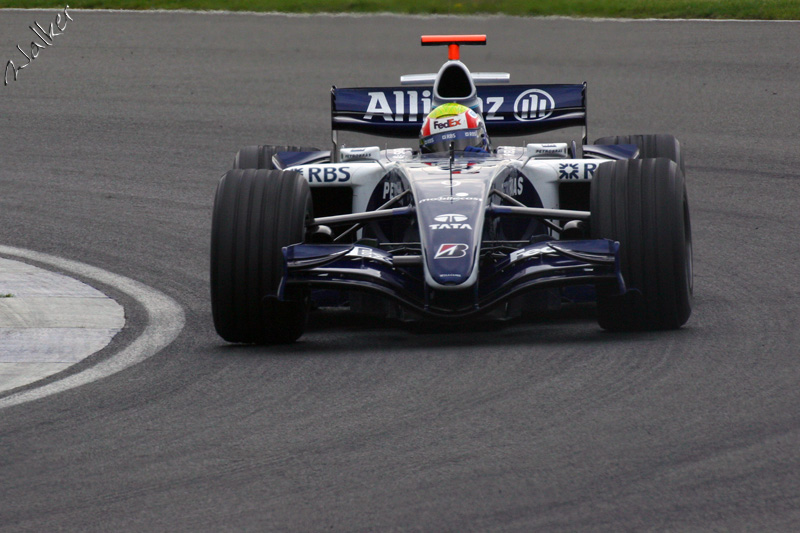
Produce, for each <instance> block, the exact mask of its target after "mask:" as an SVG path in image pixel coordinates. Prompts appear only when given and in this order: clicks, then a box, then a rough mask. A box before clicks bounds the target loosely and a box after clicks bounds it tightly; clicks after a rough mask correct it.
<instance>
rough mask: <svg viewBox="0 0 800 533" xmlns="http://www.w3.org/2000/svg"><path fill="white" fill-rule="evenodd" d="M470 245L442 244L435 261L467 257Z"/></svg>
mask: <svg viewBox="0 0 800 533" xmlns="http://www.w3.org/2000/svg"><path fill="white" fill-rule="evenodd" d="M467 250H469V245H467V244H460V243H459V244H442V245H440V246H439V249H438V250H437V251H436V255H435V256H433V258H434V259H456V258H459V257H464V256H465V255H467Z"/></svg>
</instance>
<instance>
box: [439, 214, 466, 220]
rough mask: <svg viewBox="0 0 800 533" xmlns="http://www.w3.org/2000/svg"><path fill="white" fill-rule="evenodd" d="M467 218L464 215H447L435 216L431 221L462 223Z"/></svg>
mask: <svg viewBox="0 0 800 533" xmlns="http://www.w3.org/2000/svg"><path fill="white" fill-rule="evenodd" d="M467 218H468V217H467V216H466V215H457V214H447V215H439V216H436V217H434V218H433V220H435V221H436V222H464V221H465V220H467Z"/></svg>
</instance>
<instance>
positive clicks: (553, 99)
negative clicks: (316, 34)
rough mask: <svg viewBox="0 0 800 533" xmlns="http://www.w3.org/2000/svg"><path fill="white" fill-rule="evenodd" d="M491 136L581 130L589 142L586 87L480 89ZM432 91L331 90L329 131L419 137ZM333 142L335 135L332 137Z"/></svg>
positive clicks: (365, 88)
mask: <svg viewBox="0 0 800 533" xmlns="http://www.w3.org/2000/svg"><path fill="white" fill-rule="evenodd" d="M477 90H478V97H479V98H480V100H481V102H482V107H483V116H484V120H485V122H486V129H487V131H488V134H489V135H490V136H491V135H499V136H519V135H534V134H537V133H544V132H548V131H552V130H557V129H562V128H568V127H574V126H580V127H582V128H583V144H586V142H587V141H586V139H587V132H586V83H585V82H584V83H582V84H567V85H555V84H552V85H482V86H479V87H477ZM432 92H433V91H432V87H426V86H414V87H359V88H338V87H336V86H334V87H333V88H332V89H331V129H332V131H333V132H334V133H335V132H336V131H337V130H339V131H354V132H359V133H366V134H370V135H379V136H382V137H399V138H413V137H417V136H418V135H419V131H420V128H421V127H422V122H423V120H424V118H425V116H426V115H427V114H428V113H429V112H430V110H431V100H432ZM334 138H335V137H334Z"/></svg>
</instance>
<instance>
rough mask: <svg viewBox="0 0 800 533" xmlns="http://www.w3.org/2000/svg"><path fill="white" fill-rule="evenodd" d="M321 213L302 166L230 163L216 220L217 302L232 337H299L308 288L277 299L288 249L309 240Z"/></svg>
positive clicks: (220, 323) (218, 322) (218, 318)
mask: <svg viewBox="0 0 800 533" xmlns="http://www.w3.org/2000/svg"><path fill="white" fill-rule="evenodd" d="M310 220H313V206H312V201H311V191H310V188H309V186H308V182H307V181H306V179H305V178H304V177H303V176H302V175H300V174H299V173H296V172H284V171H279V170H255V169H246V170H229V171H228V172H227V173H226V174H225V175H224V176H223V177H222V179H221V180H220V182H219V185H218V186H217V192H216V197H215V200H214V211H213V218H212V223H211V309H212V313H213V317H214V327H215V328H216V330H217V333H218V334H219V335H220V337H222V338H223V339H225V340H227V341H229V342H241V343H256V344H271V343H286V342H293V341H295V340H297V339H298V338H299V337H300V336H301V335H302V334H303V332H304V330H305V326H306V322H307V319H308V307H309V299H308V295H306V294H293V295H288V299H287V300H286V301H279V300H278V299H277V292H278V288H279V284H280V282H281V278H282V275H283V252H282V248H283V247H284V246H288V245H291V244H296V243H301V242H303V240H304V236H305V226H306V223H307V222H308V221H310Z"/></svg>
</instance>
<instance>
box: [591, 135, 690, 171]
mask: <svg viewBox="0 0 800 533" xmlns="http://www.w3.org/2000/svg"><path fill="white" fill-rule="evenodd" d="M594 143H595V144H633V145H636V146H638V147H639V159H652V158H656V157H666V158H667V159H670V160H672V161H675V162H676V163H677V164H678V168H680V169H681V172H683V173H684V174H685V173H686V169H685V168H684V166H683V153H682V152H681V143H680V142H678V139H676V138H675V137H673V136H672V135H667V134H659V135H612V136H611V137H601V138H599V139H597V140H596V141H595V142H594Z"/></svg>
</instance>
